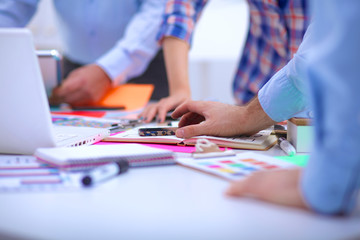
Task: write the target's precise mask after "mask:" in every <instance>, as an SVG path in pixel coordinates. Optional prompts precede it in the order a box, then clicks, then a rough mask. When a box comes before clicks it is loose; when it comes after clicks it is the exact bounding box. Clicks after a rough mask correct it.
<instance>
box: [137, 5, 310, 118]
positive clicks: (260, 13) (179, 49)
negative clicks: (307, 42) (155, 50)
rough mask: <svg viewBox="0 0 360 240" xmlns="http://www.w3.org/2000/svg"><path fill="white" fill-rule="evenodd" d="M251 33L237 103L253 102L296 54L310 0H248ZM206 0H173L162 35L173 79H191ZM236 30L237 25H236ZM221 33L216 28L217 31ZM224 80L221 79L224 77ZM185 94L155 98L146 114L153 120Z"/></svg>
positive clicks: (236, 85)
mask: <svg viewBox="0 0 360 240" xmlns="http://www.w3.org/2000/svg"><path fill="white" fill-rule="evenodd" d="M247 2H248V4H249V9H250V24H249V30H248V36H247V39H246V43H245V46H244V49H243V53H242V57H241V60H240V63H239V67H238V70H237V72H236V75H235V78H234V81H233V92H234V97H235V100H236V102H237V104H239V105H242V104H246V103H247V102H249V101H250V100H251V99H252V98H253V97H254V96H255V95H256V94H257V92H258V90H259V89H260V88H261V87H262V86H263V85H264V84H265V83H266V82H267V81H268V80H269V79H270V78H271V77H272V76H273V75H274V74H275V73H276V72H277V71H278V70H279V69H280V68H281V67H283V66H284V65H285V64H286V63H287V62H288V61H289V60H290V59H291V58H292V56H293V55H294V54H295V52H296V50H297V48H298V46H299V45H300V43H301V41H302V38H303V35H304V33H305V31H306V28H307V26H308V23H309V17H308V14H307V1H306V0H276V1H264V0H248V1H247ZM206 3H207V0H190V1H186V0H177V1H174V0H170V1H169V2H168V4H167V7H166V12H165V16H164V22H163V24H162V26H161V30H160V32H159V35H158V39H159V40H160V42H161V43H162V45H163V47H164V54H165V60H166V68H167V71H168V78H169V81H170V82H174V81H177V82H181V81H184V82H186V81H187V79H188V51H189V46H190V43H191V38H192V33H193V30H194V25H195V22H196V21H197V19H198V18H199V16H200V13H201V12H202V10H203V8H204V6H205V5H206ZM234 30H235V29H234ZM214 34H215V35H216V32H214ZM219 84H221V83H219ZM182 100H183V99H182V98H177V99H175V98H174V99H172V100H171V101H170V100H169V101H167V102H164V101H163V102H159V103H158V104H154V105H152V106H150V107H148V108H147V109H145V110H144V112H143V113H142V114H141V116H144V117H146V118H147V119H148V120H149V121H150V120H151V119H152V118H153V117H154V116H155V115H156V114H157V115H158V118H159V119H160V121H163V120H164V119H165V115H166V112H167V111H169V110H171V109H172V108H175V107H176V106H178V105H180V104H181V103H182Z"/></svg>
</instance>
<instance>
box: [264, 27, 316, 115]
mask: <svg viewBox="0 0 360 240" xmlns="http://www.w3.org/2000/svg"><path fill="white" fill-rule="evenodd" d="M311 32H312V26H309V28H308V29H307V32H306V34H305V36H304V40H303V42H302V43H301V45H300V47H299V49H298V51H297V53H296V54H295V55H294V57H293V58H292V59H291V60H290V61H289V63H288V64H287V65H286V66H285V67H283V68H282V69H280V70H279V71H278V72H277V73H276V74H275V75H274V76H273V77H272V78H271V79H270V80H269V81H268V82H267V83H266V84H265V85H264V86H263V87H262V88H261V89H260V91H259V93H258V98H259V102H260V104H261V106H262V108H263V109H264V111H265V112H266V114H267V115H268V116H269V117H270V118H271V119H273V120H274V121H276V122H281V121H284V120H287V119H289V118H292V117H294V116H299V114H302V116H304V117H309V115H311V114H310V112H311V110H310V108H309V103H308V100H307V99H308V96H307V92H308V85H307V82H306V81H305V78H306V76H305V75H306V66H307V65H306V64H307V60H306V58H307V55H308V53H309V51H310V50H309V49H310V47H311V42H312V39H311V38H312V37H311V35H312V34H311Z"/></svg>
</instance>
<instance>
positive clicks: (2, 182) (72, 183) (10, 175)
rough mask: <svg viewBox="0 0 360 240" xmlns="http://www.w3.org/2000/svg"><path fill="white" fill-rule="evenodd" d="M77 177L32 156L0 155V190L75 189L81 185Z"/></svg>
mask: <svg viewBox="0 0 360 240" xmlns="http://www.w3.org/2000/svg"><path fill="white" fill-rule="evenodd" d="M79 177H80V175H79V174H68V173H66V172H61V171H59V170H58V169H56V168H53V167H50V166H49V165H48V164H45V163H42V162H39V161H38V160H37V159H36V158H35V157H33V156H25V155H0V192H18V191H58V190H75V189H79V188H80V187H81V185H80V180H79Z"/></svg>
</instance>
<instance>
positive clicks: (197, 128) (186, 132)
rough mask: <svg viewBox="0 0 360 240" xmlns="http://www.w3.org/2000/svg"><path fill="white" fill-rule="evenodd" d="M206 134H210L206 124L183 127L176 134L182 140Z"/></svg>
mask: <svg viewBox="0 0 360 240" xmlns="http://www.w3.org/2000/svg"><path fill="white" fill-rule="evenodd" d="M205 133H209V129H208V125H207V124H206V123H204V124H195V125H189V126H185V127H181V128H179V129H178V130H176V132H175V134H176V136H177V137H180V138H192V137H194V136H199V135H204V134H205Z"/></svg>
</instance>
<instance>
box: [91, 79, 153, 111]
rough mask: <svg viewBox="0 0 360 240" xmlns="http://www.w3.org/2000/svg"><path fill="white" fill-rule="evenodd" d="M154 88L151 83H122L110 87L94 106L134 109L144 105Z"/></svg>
mask: <svg viewBox="0 0 360 240" xmlns="http://www.w3.org/2000/svg"><path fill="white" fill-rule="evenodd" d="M153 90H154V85H152V84H130V83H129V84H123V85H120V86H118V87H115V88H113V89H111V90H110V91H109V92H108V93H107V94H106V96H105V97H104V98H103V99H102V100H101V101H100V102H98V103H97V104H95V105H96V106H104V107H109V108H111V107H116V106H124V107H125V110H127V111H129V110H135V109H139V108H142V107H144V106H145V105H146V104H147V102H148V101H149V100H150V97H151V94H152V92H153Z"/></svg>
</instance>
